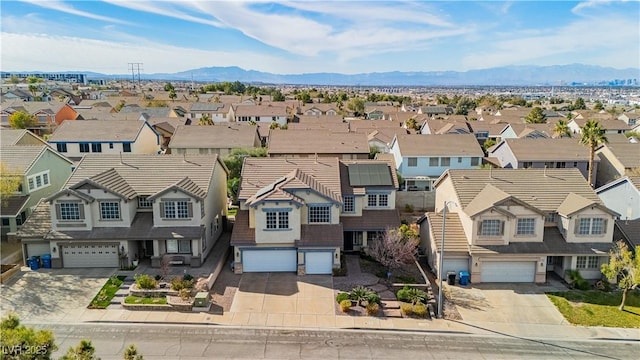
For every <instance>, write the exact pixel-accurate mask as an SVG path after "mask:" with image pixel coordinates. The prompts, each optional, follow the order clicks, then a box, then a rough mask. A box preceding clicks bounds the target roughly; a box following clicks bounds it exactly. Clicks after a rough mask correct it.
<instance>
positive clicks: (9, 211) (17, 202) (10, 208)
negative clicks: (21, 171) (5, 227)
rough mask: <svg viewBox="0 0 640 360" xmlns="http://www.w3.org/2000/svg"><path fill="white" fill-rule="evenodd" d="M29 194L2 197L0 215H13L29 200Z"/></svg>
mask: <svg viewBox="0 0 640 360" xmlns="http://www.w3.org/2000/svg"><path fill="white" fill-rule="evenodd" d="M29 197H30V196H29V195H23V196H19V195H18V196H9V197H7V198H6V199H2V208H1V210H0V214H1V215H2V217H9V216H11V217H15V216H17V215H18V214H19V213H20V211H21V210H22V209H23V208H24V205H25V204H26V203H27V201H29Z"/></svg>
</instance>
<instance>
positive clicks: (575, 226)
mask: <svg viewBox="0 0 640 360" xmlns="http://www.w3.org/2000/svg"><path fill="white" fill-rule="evenodd" d="M579 227H580V219H578V218H576V223H575V224H574V226H573V233H574V234H576V235H578V229H579Z"/></svg>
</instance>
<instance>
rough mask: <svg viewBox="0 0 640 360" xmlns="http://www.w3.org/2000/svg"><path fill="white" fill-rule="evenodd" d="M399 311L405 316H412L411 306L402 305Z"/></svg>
mask: <svg viewBox="0 0 640 360" xmlns="http://www.w3.org/2000/svg"><path fill="white" fill-rule="evenodd" d="M400 311H402V313H403V314H405V315H407V316H412V315H413V305H411V304H402V305H400Z"/></svg>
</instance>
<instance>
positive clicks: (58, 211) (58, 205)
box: [56, 204, 61, 220]
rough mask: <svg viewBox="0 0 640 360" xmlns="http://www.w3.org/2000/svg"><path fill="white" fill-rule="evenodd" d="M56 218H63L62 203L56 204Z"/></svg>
mask: <svg viewBox="0 0 640 360" xmlns="http://www.w3.org/2000/svg"><path fill="white" fill-rule="evenodd" d="M56 219H58V220H60V219H61V215H60V204H56Z"/></svg>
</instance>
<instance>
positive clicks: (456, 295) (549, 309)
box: [444, 282, 566, 325]
mask: <svg viewBox="0 0 640 360" xmlns="http://www.w3.org/2000/svg"><path fill="white" fill-rule="evenodd" d="M444 287H445V293H446V294H447V297H448V298H449V299H450V300H451V301H452V302H453V303H454V304H455V305H456V308H457V310H458V312H459V313H460V315H461V316H462V319H463V321H465V322H491V323H508V324H537V325H560V324H566V321H565V319H564V317H563V316H562V314H561V313H560V312H559V311H558V310H557V309H556V307H555V306H554V305H553V304H552V303H551V301H550V300H549V298H547V296H546V295H545V292H548V291H564V290H566V288H565V287H564V286H563V285H562V284H561V283H560V282H552V283H547V284H541V285H538V284H524V283H523V284H519V283H509V284H477V285H473V284H472V285H471V286H468V287H464V286H458V285H456V286H449V285H446V284H445V286H444Z"/></svg>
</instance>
